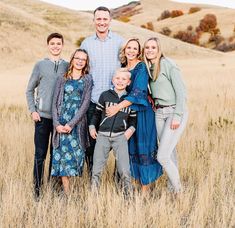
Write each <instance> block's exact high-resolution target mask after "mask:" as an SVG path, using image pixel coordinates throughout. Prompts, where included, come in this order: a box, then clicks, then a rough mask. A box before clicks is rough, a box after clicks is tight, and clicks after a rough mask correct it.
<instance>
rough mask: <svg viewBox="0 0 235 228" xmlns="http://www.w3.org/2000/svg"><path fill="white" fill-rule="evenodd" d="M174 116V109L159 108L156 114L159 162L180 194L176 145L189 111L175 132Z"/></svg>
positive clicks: (184, 114) (185, 112) (185, 113)
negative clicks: (173, 126) (172, 126)
mask: <svg viewBox="0 0 235 228" xmlns="http://www.w3.org/2000/svg"><path fill="white" fill-rule="evenodd" d="M173 114H174V107H164V108H158V109H157V111H156V112H155V118H156V127H157V133H158V140H159V147H158V154H157V160H158V162H159V163H160V164H161V165H162V167H163V168H164V170H165V171H166V173H167V175H168V178H169V181H170V183H171V185H172V186H173V189H174V191H175V192H179V191H180V189H181V183H180V176H179V171H178V166H177V158H176V145H177V143H178V141H179V139H180V136H181V135H182V133H183V130H184V128H185V126H186V123H187V119H188V111H187V110H185V111H184V113H183V116H182V119H181V123H180V126H179V127H178V128H177V129H174V130H172V129H171V128H170V126H171V122H172V118H173Z"/></svg>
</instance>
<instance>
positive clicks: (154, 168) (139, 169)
mask: <svg viewBox="0 0 235 228" xmlns="http://www.w3.org/2000/svg"><path fill="white" fill-rule="evenodd" d="M130 73H131V84H130V86H129V87H128V88H127V92H128V96H127V97H125V99H126V100H128V101H130V102H132V105H131V106H130V107H131V109H133V110H135V111H137V127H136V131H135V133H134V134H133V136H132V137H131V138H130V140H129V155H130V168H131V175H132V177H134V178H135V179H137V180H139V181H140V183H141V184H143V185H147V184H149V183H151V182H154V181H155V180H156V179H157V178H158V177H160V176H161V175H162V167H161V165H160V164H159V163H158V161H157V160H156V158H155V155H156V152H157V130H156V124H155V114H154V112H153V110H152V107H151V104H150V103H149V102H148V98H147V95H148V89H147V88H148V72H147V68H146V65H145V63H143V62H140V63H138V64H137V65H136V66H135V68H134V69H132V70H131V71H130Z"/></svg>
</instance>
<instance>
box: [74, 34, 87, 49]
mask: <svg viewBox="0 0 235 228" xmlns="http://www.w3.org/2000/svg"><path fill="white" fill-rule="evenodd" d="M84 39H85V37H84V36H81V37H80V38H79V39H77V41H76V42H75V44H76V46H78V47H80V46H81V43H82V41H83V40H84Z"/></svg>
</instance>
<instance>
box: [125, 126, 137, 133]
mask: <svg viewBox="0 0 235 228" xmlns="http://www.w3.org/2000/svg"><path fill="white" fill-rule="evenodd" d="M129 129H130V130H131V131H132V132H133V133H134V132H135V128H134V127H133V126H130V127H129V128H128V129H127V130H129Z"/></svg>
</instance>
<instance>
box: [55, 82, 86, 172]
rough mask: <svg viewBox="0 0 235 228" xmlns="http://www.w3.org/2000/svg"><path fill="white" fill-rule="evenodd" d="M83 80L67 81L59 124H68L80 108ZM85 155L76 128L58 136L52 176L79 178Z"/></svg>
mask: <svg viewBox="0 0 235 228" xmlns="http://www.w3.org/2000/svg"><path fill="white" fill-rule="evenodd" d="M83 90H84V80H83V79H80V80H73V79H71V80H67V82H66V83H65V85H64V98H63V104H62V109H61V116H60V118H59V122H60V124H62V125H65V124H66V123H68V122H69V121H70V120H71V119H72V118H73V117H74V116H75V114H76V112H77V111H78V109H79V107H80V106H81V98H82V93H83ZM84 157H85V153H84V151H83V150H82V147H81V144H80V142H79V137H78V135H77V126H76V125H75V127H74V128H73V129H72V131H71V132H70V134H60V145H59V147H58V148H56V149H54V150H53V159H52V171H51V175H52V176H77V175H79V176H81V174H82V170H83V164H84Z"/></svg>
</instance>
